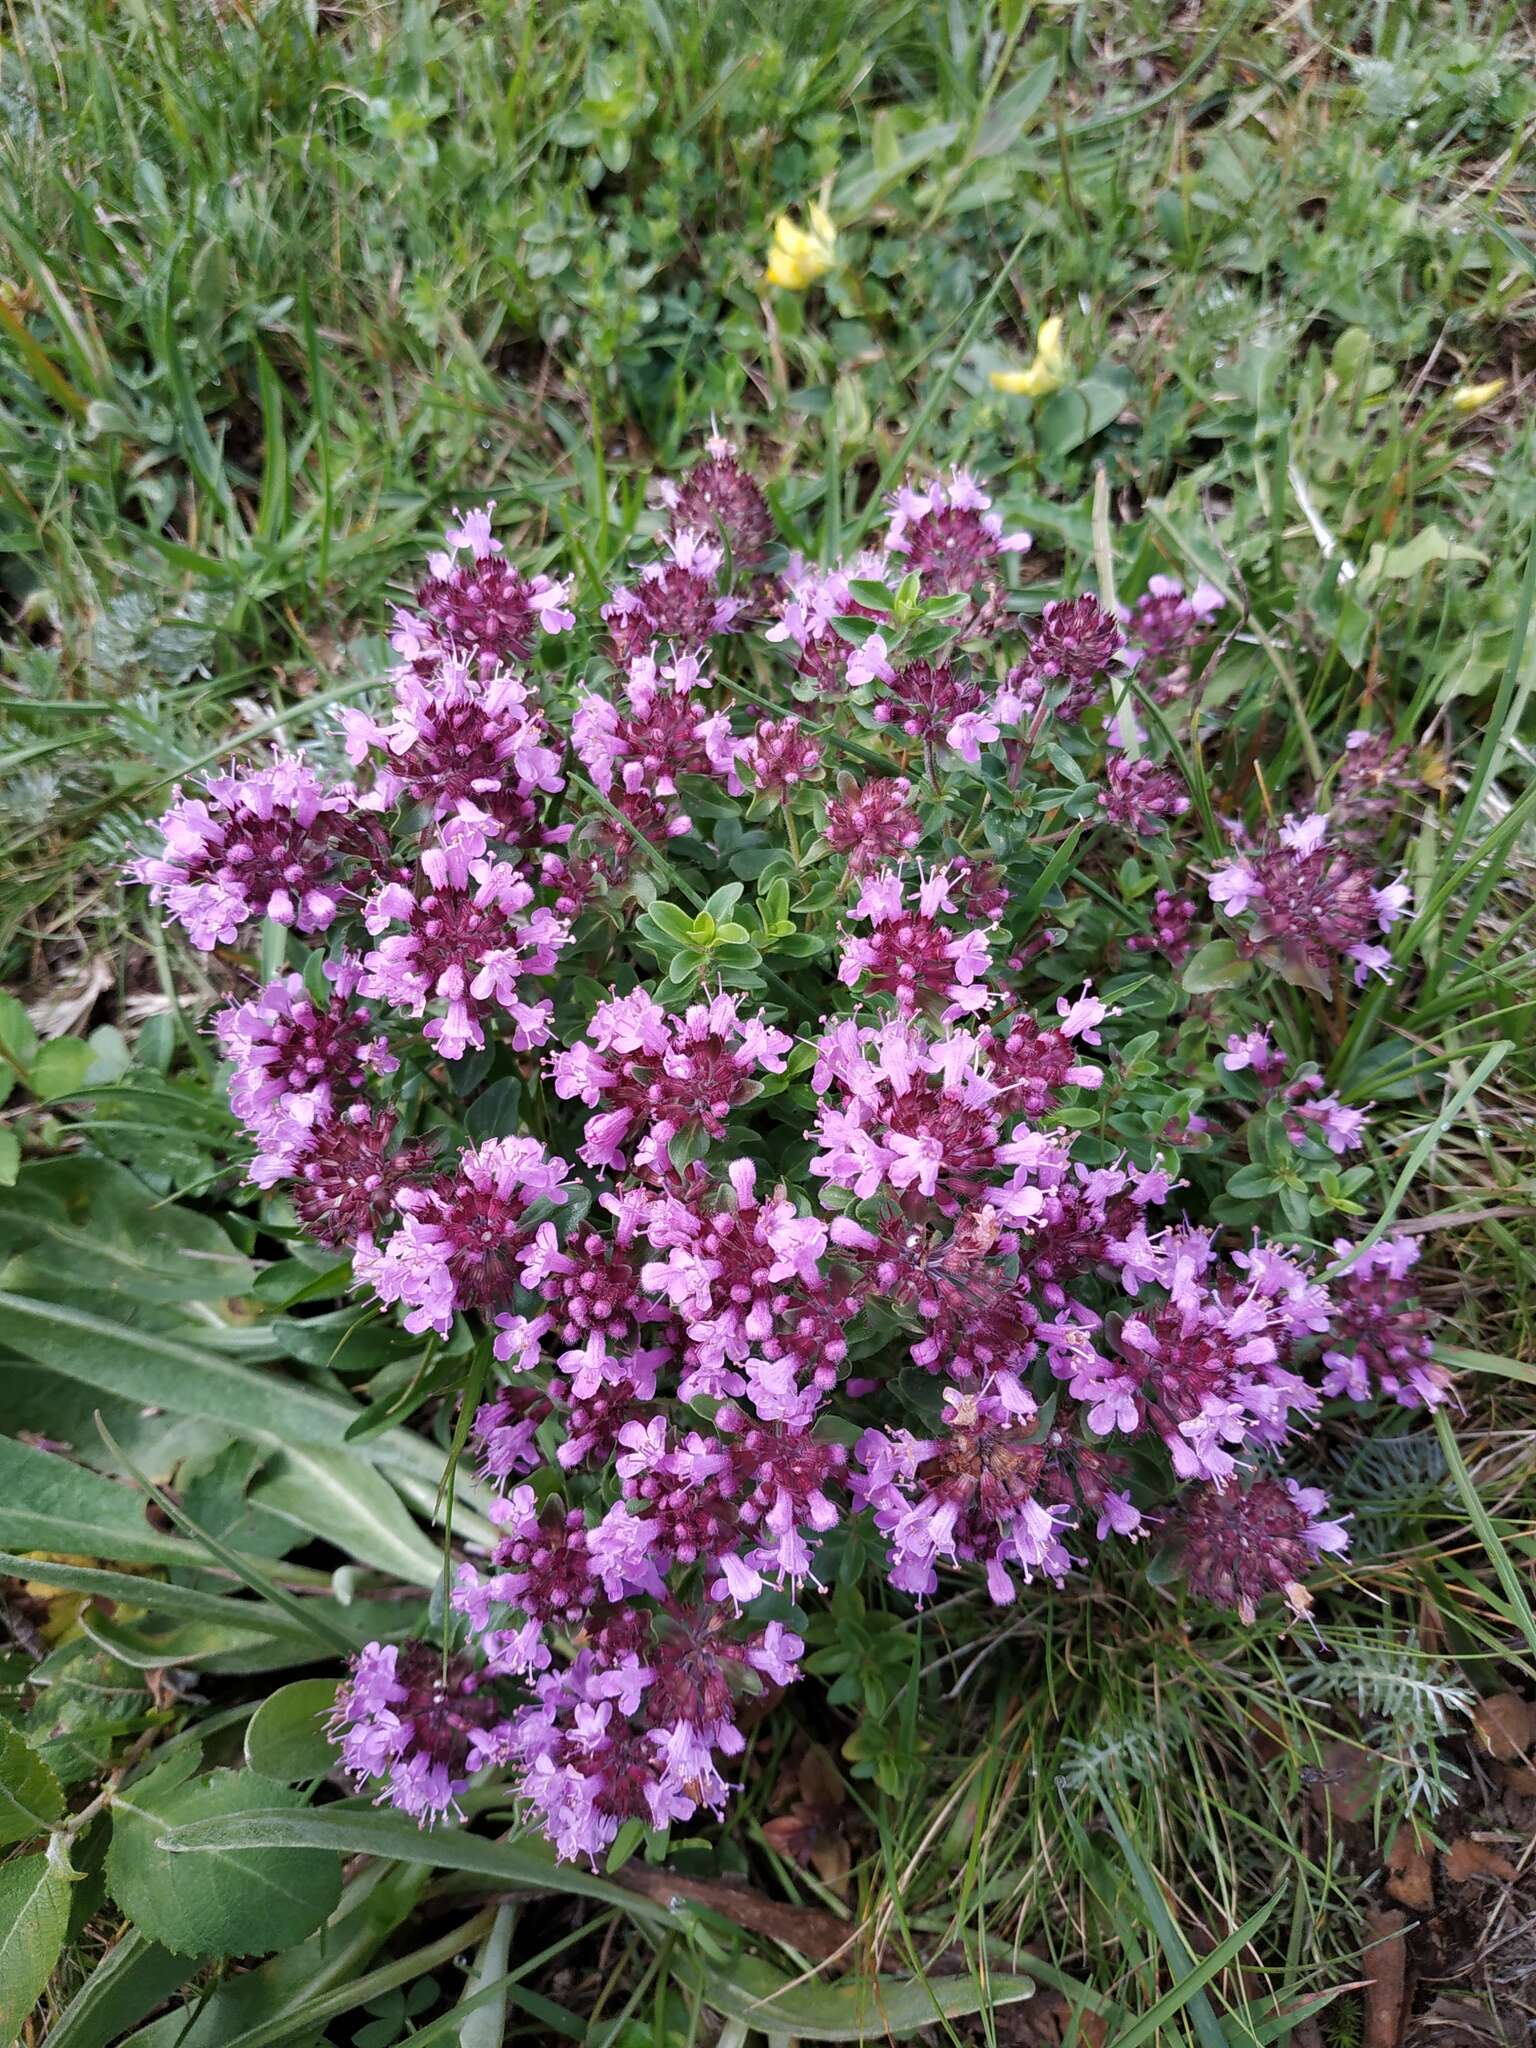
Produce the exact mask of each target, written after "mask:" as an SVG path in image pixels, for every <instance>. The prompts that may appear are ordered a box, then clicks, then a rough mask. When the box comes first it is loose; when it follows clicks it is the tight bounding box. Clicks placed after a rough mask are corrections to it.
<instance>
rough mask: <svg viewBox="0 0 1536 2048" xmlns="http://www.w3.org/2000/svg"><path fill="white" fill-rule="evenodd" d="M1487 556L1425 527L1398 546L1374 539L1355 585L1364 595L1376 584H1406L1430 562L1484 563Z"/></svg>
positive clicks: (1437, 530)
mask: <svg viewBox="0 0 1536 2048" xmlns="http://www.w3.org/2000/svg"><path fill="white" fill-rule="evenodd" d="M1487 559H1488V557H1487V556H1486V555H1482V554H1479V553H1478V551H1477V549H1476V548H1474V547H1468V546H1467V544H1466V542H1465V541H1459V540H1452V539H1451V537H1450V535H1449V534H1448V533H1446V532H1445V530H1444V529H1443V528H1442V527H1439V526H1426V527H1424V528H1423V529H1422V530H1421V531H1420V532H1418V533H1416V534H1415V535H1414V536H1413V539H1412V540H1409V541H1404V542H1403V543H1402V544H1401V545H1400V546H1398V547H1395V548H1389V547H1388V546H1387V544H1386V542H1385V541H1380V540H1379V541H1377V542H1376V543H1375V545H1374V546H1373V547H1372V549H1371V551H1370V553H1369V554H1368V555H1367V556H1366V558H1365V567H1364V568H1363V569H1362V570H1361V571H1360V575H1359V579H1358V582H1357V585H1356V588H1357V589H1358V590H1359V591H1360V592H1361V594H1362V595H1363V594H1365V593H1367V592H1369V591H1371V590H1373V589H1374V588H1375V586H1376V585H1377V584H1378V583H1384V582H1385V583H1407V582H1411V581H1412V580H1413V579H1415V578H1416V577H1419V576H1422V575H1423V573H1424V571H1425V570H1426V569H1427V568H1428V567H1429V565H1430V564H1431V562H1486V561H1487Z"/></svg>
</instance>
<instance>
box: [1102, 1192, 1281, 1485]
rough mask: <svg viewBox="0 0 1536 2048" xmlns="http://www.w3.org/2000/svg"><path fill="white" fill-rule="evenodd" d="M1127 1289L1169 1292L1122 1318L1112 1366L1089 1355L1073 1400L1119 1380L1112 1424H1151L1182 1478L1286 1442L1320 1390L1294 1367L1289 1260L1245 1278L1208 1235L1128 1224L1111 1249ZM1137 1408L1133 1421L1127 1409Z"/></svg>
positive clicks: (1210, 1473) (1214, 1473) (1248, 1262)
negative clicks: (1225, 1263) (1225, 1264)
mask: <svg viewBox="0 0 1536 2048" xmlns="http://www.w3.org/2000/svg"><path fill="white" fill-rule="evenodd" d="M1110 1255H1111V1257H1112V1258H1114V1259H1115V1260H1116V1262H1117V1263H1118V1264H1119V1265H1120V1268H1121V1275H1122V1278H1123V1280H1124V1283H1125V1286H1126V1289H1127V1291H1128V1292H1129V1293H1131V1294H1133V1295H1136V1296H1138V1297H1139V1296H1140V1295H1141V1293H1142V1291H1143V1289H1144V1288H1145V1287H1147V1286H1148V1284H1149V1283H1150V1284H1152V1285H1155V1286H1156V1287H1158V1288H1159V1289H1161V1290H1163V1291H1164V1293H1165V1295H1166V1298H1165V1299H1164V1300H1163V1301H1161V1302H1157V1301H1148V1302H1146V1303H1142V1302H1141V1301H1140V1300H1138V1303H1137V1307H1136V1311H1135V1313H1134V1314H1132V1315H1130V1316H1128V1317H1127V1318H1126V1320H1125V1321H1124V1322H1123V1323H1122V1324H1121V1326H1120V1329H1119V1332H1118V1335H1117V1337H1116V1339H1115V1346H1114V1348H1115V1351H1116V1352H1117V1354H1118V1357H1117V1360H1116V1362H1115V1363H1114V1364H1113V1365H1109V1364H1108V1363H1107V1362H1106V1361H1104V1360H1102V1359H1097V1358H1095V1359H1093V1360H1090V1361H1088V1362H1087V1363H1086V1365H1085V1366H1084V1367H1082V1368H1080V1369H1079V1370H1077V1371H1076V1372H1074V1374H1073V1376H1072V1380H1071V1388H1070V1390H1071V1393H1072V1396H1073V1398H1074V1400H1089V1399H1092V1398H1095V1397H1100V1398H1102V1396H1101V1392H1100V1390H1101V1388H1102V1387H1103V1386H1104V1384H1105V1383H1106V1382H1113V1383H1114V1384H1115V1386H1116V1387H1118V1388H1123V1389H1124V1394H1125V1397H1126V1398H1127V1400H1128V1402H1129V1403H1130V1404H1131V1406H1126V1407H1124V1408H1120V1407H1118V1406H1117V1413H1116V1418H1115V1420H1116V1426H1117V1427H1118V1428H1120V1429H1122V1430H1126V1431H1127V1432H1131V1431H1134V1430H1135V1429H1137V1428H1139V1427H1141V1426H1143V1425H1148V1426H1150V1427H1151V1428H1152V1429H1154V1430H1155V1431H1156V1432H1157V1434H1158V1435H1159V1436H1160V1437H1161V1438H1162V1440H1163V1443H1164V1445H1165V1446H1166V1447H1167V1450H1168V1454H1169V1457H1170V1459H1171V1460H1172V1463H1173V1469H1174V1471H1175V1472H1176V1473H1177V1474H1178V1475H1179V1477H1180V1478H1182V1479H1207V1480H1211V1481H1214V1482H1215V1483H1216V1484H1217V1485H1225V1484H1226V1483H1227V1482H1228V1481H1229V1480H1230V1479H1231V1478H1232V1475H1233V1473H1234V1472H1235V1470H1236V1468H1237V1455H1236V1454H1237V1453H1239V1452H1242V1451H1244V1450H1246V1449H1248V1448H1251V1447H1260V1446H1263V1447H1275V1446H1278V1445H1280V1444H1282V1443H1283V1442H1284V1441H1285V1440H1286V1438H1287V1437H1288V1436H1289V1434H1290V1433H1291V1431H1292V1429H1293V1428H1294V1426H1295V1425H1294V1422H1293V1417H1295V1416H1297V1415H1302V1414H1306V1413H1307V1412H1309V1411H1310V1410H1312V1409H1314V1408H1316V1406H1317V1395H1316V1393H1315V1391H1314V1390H1313V1389H1312V1388H1311V1387H1310V1386H1308V1385H1307V1383H1306V1382H1305V1381H1304V1380H1303V1379H1301V1378H1300V1376H1299V1375H1298V1374H1297V1373H1296V1372H1294V1371H1293V1370H1292V1369H1291V1368H1290V1366H1289V1365H1288V1363H1287V1360H1288V1357H1289V1355H1290V1350H1291V1347H1292V1345H1293V1343H1294V1342H1295V1340H1296V1339H1297V1338H1298V1337H1299V1336H1300V1335H1301V1334H1302V1330H1301V1329H1299V1328H1298V1326H1297V1316H1296V1306H1295V1302H1294V1299H1293V1293H1294V1287H1295V1275H1294V1272H1293V1269H1292V1268H1291V1266H1290V1265H1289V1263H1288V1262H1286V1261H1283V1260H1281V1261H1258V1262H1256V1261H1255V1260H1254V1259H1253V1257H1252V1256H1251V1255H1249V1256H1247V1257H1245V1259H1244V1261H1243V1265H1244V1268H1245V1269H1246V1270H1245V1272H1244V1275H1243V1278H1242V1279H1241V1280H1240V1279H1238V1278H1235V1277H1233V1276H1232V1275H1230V1274H1227V1273H1225V1272H1223V1271H1222V1270H1221V1269H1220V1268H1218V1267H1216V1266H1215V1264H1214V1261H1213V1255H1212V1251H1211V1244H1210V1235H1209V1233H1207V1232H1198V1231H1192V1230H1189V1229H1187V1228H1186V1229H1170V1230H1165V1231H1163V1232H1161V1233H1160V1234H1159V1235H1158V1236H1157V1237H1150V1236H1149V1235H1148V1234H1147V1233H1146V1232H1145V1231H1144V1230H1135V1231H1132V1232H1131V1233H1130V1234H1129V1235H1128V1236H1127V1237H1126V1238H1125V1239H1123V1240H1121V1241H1119V1242H1118V1243H1116V1244H1114V1245H1113V1246H1111V1247H1110ZM1132 1406H1133V1407H1134V1419H1133V1416H1132V1412H1131V1408H1132Z"/></svg>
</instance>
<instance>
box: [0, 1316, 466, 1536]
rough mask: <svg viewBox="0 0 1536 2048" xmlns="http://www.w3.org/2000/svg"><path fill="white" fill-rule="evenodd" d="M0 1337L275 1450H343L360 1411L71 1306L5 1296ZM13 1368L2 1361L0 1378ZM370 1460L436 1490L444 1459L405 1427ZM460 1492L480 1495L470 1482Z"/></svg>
mask: <svg viewBox="0 0 1536 2048" xmlns="http://www.w3.org/2000/svg"><path fill="white" fill-rule="evenodd" d="M0 1330H3V1332H4V1340H5V1342H6V1344H7V1345H9V1346H10V1348H11V1349H12V1350H13V1351H19V1352H21V1353H22V1354H23V1356H24V1357H27V1358H30V1359H33V1360H35V1361H36V1363H37V1364H39V1365H45V1366H47V1367H48V1368H49V1370H50V1371H52V1372H57V1373H62V1374H63V1375H64V1376H65V1378H66V1379H73V1380H83V1381H85V1383H86V1384H87V1385H88V1386H93V1387H99V1388H100V1389H101V1390H102V1392H104V1393H108V1394H116V1395H118V1396H119V1397H120V1398H122V1399H123V1400H127V1401H136V1402H140V1403H144V1402H150V1403H153V1404H154V1405H155V1406H156V1407H160V1408H168V1409H170V1410H171V1411H172V1412H173V1413H174V1414H178V1415H200V1416H205V1417H206V1418H208V1419H209V1420H210V1421H213V1422H219V1423H222V1424H223V1425H224V1426H225V1427H226V1428H228V1429H229V1431H230V1432H231V1434H232V1435H235V1436H241V1437H246V1438H249V1439H251V1440H252V1441H254V1442H256V1443H263V1444H272V1445H274V1446H276V1447H278V1448H283V1447H285V1446H290V1445H291V1446H293V1447H296V1448H300V1449H315V1450H326V1451H334V1450H346V1449H348V1448H349V1447H348V1445H347V1442H346V1433H347V1430H348V1428H349V1427H350V1425H351V1424H352V1423H353V1422H355V1421H356V1420H357V1417H358V1415H359V1414H360V1413H361V1412H362V1411H361V1410H360V1409H359V1408H358V1407H357V1406H356V1404H355V1403H353V1402H350V1401H342V1400H338V1399H336V1398H335V1397H334V1396H332V1395H330V1394H323V1393H320V1392H319V1391H318V1390H317V1389H316V1388H314V1387H310V1386H306V1385H305V1384H304V1382H303V1381H302V1380H293V1379H281V1380H280V1379H278V1378H277V1377H276V1376H275V1375H274V1374H272V1373H270V1372H253V1371H251V1370H250V1369H249V1368H248V1367H246V1366H243V1365H238V1364H236V1363H235V1362H234V1361H233V1360H231V1359H228V1358H221V1357H220V1356H219V1355H218V1354H217V1352H213V1351H207V1350H204V1349H203V1348H202V1347H201V1346H199V1345H196V1344H189V1343H187V1342H186V1341H185V1340H184V1339H182V1338H179V1337H167V1336H164V1335H162V1334H160V1333H159V1332H157V1331H153V1330H142V1329H138V1328H136V1327H134V1326H133V1325H131V1324H122V1323H114V1322H112V1321H110V1320H109V1319H107V1318H106V1317H103V1316H98V1315H93V1314H92V1313H91V1311H90V1310H89V1309H84V1308H77V1307H75V1306H74V1305H73V1304H72V1303H65V1302H56V1301H40V1300H37V1299H35V1298H34V1297H32V1296H28V1295H20V1294H12V1293H9V1292H0ZM14 1363H15V1362H14V1360H7V1359H4V1358H0V1371H4V1370H5V1369H6V1367H7V1366H10V1367H11V1368H12V1369H14ZM351 1448H353V1449H354V1450H355V1446H353V1447H351ZM368 1457H369V1461H370V1463H372V1464H376V1465H382V1466H384V1467H386V1468H388V1469H392V1470H399V1471H400V1472H402V1473H404V1474H406V1475H407V1476H409V1477H412V1478H415V1479H417V1480H424V1481H425V1482H426V1483H427V1484H428V1485H430V1486H436V1485H437V1483H438V1481H439V1480H440V1479H441V1478H442V1475H443V1463H444V1460H443V1454H442V1452H441V1451H438V1450H434V1449H433V1447H432V1446H431V1445H430V1444H428V1443H426V1442H425V1441H424V1440H423V1439H422V1438H421V1437H419V1436H417V1435H415V1434H414V1433H413V1432H412V1431H410V1430H407V1429H400V1430H390V1431H387V1432H386V1433H385V1434H383V1435H381V1436H378V1437H375V1438H373V1439H371V1441H370V1443H369V1445H368ZM459 1486H460V1490H461V1491H462V1492H463V1493H465V1494H466V1496H467V1497H469V1498H471V1499H473V1498H474V1497H475V1491H476V1490H475V1489H474V1488H473V1487H472V1486H470V1485H469V1484H468V1482H467V1479H466V1477H465V1476H464V1475H461V1476H460V1479H459Z"/></svg>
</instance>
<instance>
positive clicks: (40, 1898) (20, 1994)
mask: <svg viewBox="0 0 1536 2048" xmlns="http://www.w3.org/2000/svg"><path fill="white" fill-rule="evenodd" d="M73 1880H74V1872H73V1871H72V1870H71V1869H70V1867H69V1853H68V1851H67V1850H66V1848H65V1846H64V1841H63V1837H62V1836H59V1835H55V1836H54V1837H53V1839H52V1840H51V1841H50V1843H49V1845H48V1849H47V1851H46V1853H44V1854H40V1855H37V1856H21V1857H18V1858H17V1859H16V1861H15V1862H14V1863H6V1864H0V2044H4V2048H10V2043H11V2042H13V2041H14V2040H15V2039H16V2037H17V2035H18V2034H19V2033H20V2032H21V2030H22V2028H23V2027H24V2026H25V2025H26V2023H27V2021H28V2019H30V2018H31V2017H32V2011H33V2007H34V2006H35V2005H36V2004H37V2001H38V1999H39V1998H40V1997H41V1996H42V1994H43V1988H44V1986H45V1985H46V1984H47V1982H48V1979H49V1978H50V1977H51V1976H52V1975H53V1968H54V1965H55V1963H57V1961H58V1960H59V1951H60V1950H61V1949H62V1948H63V1946H64V1932H65V1929H66V1927H67V1926H68V1925H69V1890H70V1885H71V1883H72V1882H73Z"/></svg>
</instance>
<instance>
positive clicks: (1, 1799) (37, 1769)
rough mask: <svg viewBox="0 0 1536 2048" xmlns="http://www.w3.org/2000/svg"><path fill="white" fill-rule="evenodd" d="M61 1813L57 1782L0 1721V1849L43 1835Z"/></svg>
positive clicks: (61, 1796) (19, 1737)
mask: <svg viewBox="0 0 1536 2048" xmlns="http://www.w3.org/2000/svg"><path fill="white" fill-rule="evenodd" d="M63 1811H64V1794H63V1792H62V1790H61V1789H60V1786H59V1781H58V1779H57V1778H56V1777H55V1776H54V1775H53V1772H52V1771H51V1770H50V1769H49V1768H48V1766H47V1764H46V1763H44V1761H43V1759H42V1758H41V1757H40V1756H39V1755H38V1753H37V1751H36V1750H35V1749H33V1748H32V1747H31V1745H30V1744H29V1743H28V1742H27V1741H26V1740H25V1738H24V1737H23V1736H22V1735H21V1733H20V1731H19V1730H18V1729H15V1728H13V1727H12V1726H11V1725H10V1723H9V1722H8V1721H0V1848H6V1847H8V1846H9V1845H10V1844H11V1843H12V1842H28V1841H30V1840H31V1839H32V1837H33V1836H34V1835H45V1834H46V1833H47V1832H48V1830H49V1828H50V1827H52V1825H53V1823H54V1822H55V1821H56V1820H57V1819H58V1817H59V1815H60V1814H61V1813H62V1812H63Z"/></svg>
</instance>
